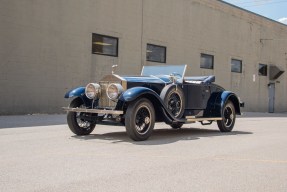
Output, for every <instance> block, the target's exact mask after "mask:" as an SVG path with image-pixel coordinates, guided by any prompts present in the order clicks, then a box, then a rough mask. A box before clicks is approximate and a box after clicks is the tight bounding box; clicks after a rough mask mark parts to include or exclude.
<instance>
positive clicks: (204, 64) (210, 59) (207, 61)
mask: <svg viewBox="0 0 287 192" xmlns="http://www.w3.org/2000/svg"><path fill="white" fill-rule="evenodd" d="M213 65H214V56H213V55H207V54H203V53H201V58H200V68H204V69H213Z"/></svg>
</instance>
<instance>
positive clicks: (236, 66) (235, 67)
mask: <svg viewBox="0 0 287 192" xmlns="http://www.w3.org/2000/svg"><path fill="white" fill-rule="evenodd" d="M231 72H235V73H242V61H241V60H237V59H231Z"/></svg>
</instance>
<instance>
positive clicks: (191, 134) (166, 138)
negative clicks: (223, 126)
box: [72, 128, 253, 145]
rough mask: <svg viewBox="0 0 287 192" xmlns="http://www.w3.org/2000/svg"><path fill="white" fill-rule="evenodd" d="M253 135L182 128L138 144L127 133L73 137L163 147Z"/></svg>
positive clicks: (160, 132)
mask: <svg viewBox="0 0 287 192" xmlns="http://www.w3.org/2000/svg"><path fill="white" fill-rule="evenodd" d="M245 134H253V133H252V132H244V131H233V132H229V133H222V132H220V131H218V130H211V129H199V128H182V129H177V130H174V129H170V128H167V129H155V130H154V131H153V133H152V136H151V137H150V138H149V139H148V140H146V141H140V142H136V141H133V140H131V139H130V138H129V136H128V135H127V134H126V132H111V133H105V134H91V135H86V136H76V135H75V136H72V137H73V138H75V139H80V140H105V141H110V142H111V143H120V142H127V143H132V144H135V145H163V144H170V143H175V142H177V141H184V140H198V139H200V138H204V137H224V136H229V135H245Z"/></svg>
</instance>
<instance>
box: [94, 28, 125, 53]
mask: <svg viewBox="0 0 287 192" xmlns="http://www.w3.org/2000/svg"><path fill="white" fill-rule="evenodd" d="M92 41H93V42H92V43H93V45H92V53H93V54H99V55H108V56H114V57H117V56H118V41H119V40H118V38H116V37H110V36H106V35H99V34H96V33H93V37H92Z"/></svg>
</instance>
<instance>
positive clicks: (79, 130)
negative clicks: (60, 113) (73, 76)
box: [67, 98, 96, 135]
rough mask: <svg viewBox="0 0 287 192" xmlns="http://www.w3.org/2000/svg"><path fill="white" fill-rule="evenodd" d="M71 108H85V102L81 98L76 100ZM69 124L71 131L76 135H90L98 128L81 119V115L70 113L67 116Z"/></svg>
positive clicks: (71, 104)
mask: <svg viewBox="0 0 287 192" xmlns="http://www.w3.org/2000/svg"><path fill="white" fill-rule="evenodd" d="M69 107H71V108H77V107H79V108H80V107H84V102H83V100H82V99H81V98H75V99H74V100H72V102H71V103H70V106H69ZM67 122H68V126H69V128H70V130H71V131H72V132H73V133H75V134H76V135H89V134H90V133H91V132H92V131H93V130H94V129H95V126H96V125H95V124H92V123H90V122H87V121H83V120H82V119H80V113H77V112H70V111H69V112H68V114H67Z"/></svg>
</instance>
